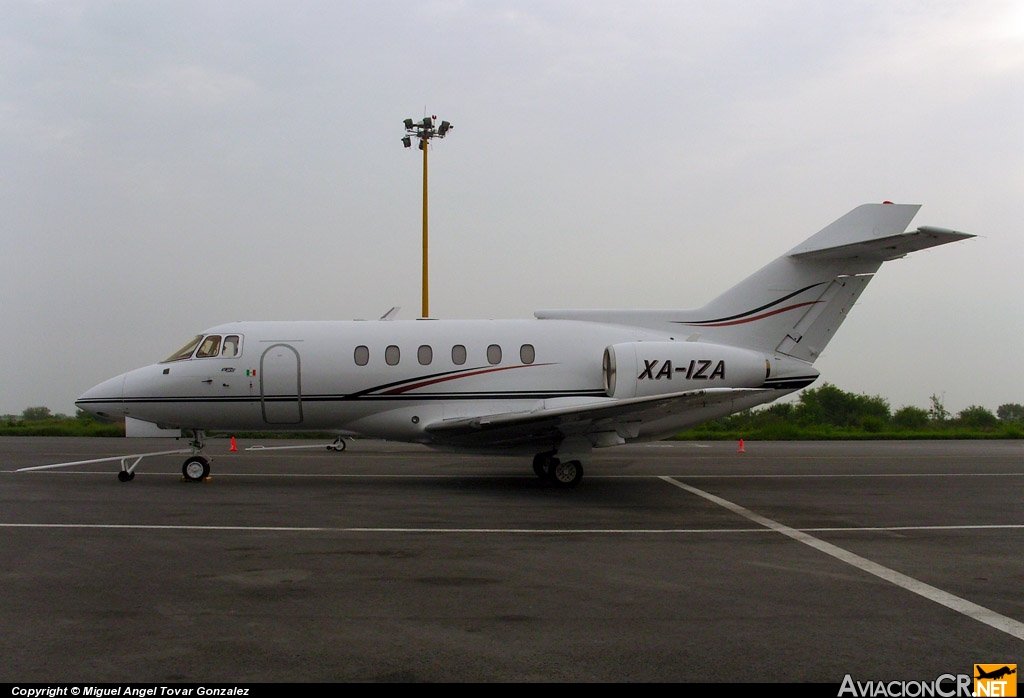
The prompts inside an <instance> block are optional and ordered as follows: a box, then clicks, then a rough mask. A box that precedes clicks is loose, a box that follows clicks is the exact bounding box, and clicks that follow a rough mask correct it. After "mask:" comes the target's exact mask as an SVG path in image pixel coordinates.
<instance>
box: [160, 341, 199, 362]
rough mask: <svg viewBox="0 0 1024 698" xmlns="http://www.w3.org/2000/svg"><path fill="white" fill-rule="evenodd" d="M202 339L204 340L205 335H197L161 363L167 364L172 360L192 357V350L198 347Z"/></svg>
mask: <svg viewBox="0 0 1024 698" xmlns="http://www.w3.org/2000/svg"><path fill="white" fill-rule="evenodd" d="M201 341H203V335H201V334H200V335H196V336H195V337H193V338H192V339H191V340H190V341H189V342H188V344H186V345H185V346H183V347H182V348H181V349H179V350H178V351H176V352H174V353H173V354H171V355H170V356H168V357H167V358H166V359H164V360H163V361H161V362H160V363H162V364H167V363H170V362H172V361H184V360H185V359H191V358H192V352H194V351H195V350H196V347H198V346H199V342H201Z"/></svg>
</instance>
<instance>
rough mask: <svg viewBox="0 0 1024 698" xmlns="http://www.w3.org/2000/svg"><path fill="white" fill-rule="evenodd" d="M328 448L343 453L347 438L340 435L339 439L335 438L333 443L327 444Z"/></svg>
mask: <svg viewBox="0 0 1024 698" xmlns="http://www.w3.org/2000/svg"><path fill="white" fill-rule="evenodd" d="M327 450H328V451H337V452H338V453H341V452H342V451H344V450H345V440H344V439H342V438H341V437H340V436H339V437H338V438H337V439H335V440H334V442H333V443H329V444H327Z"/></svg>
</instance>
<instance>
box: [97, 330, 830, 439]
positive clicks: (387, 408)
mask: <svg viewBox="0 0 1024 698" xmlns="http://www.w3.org/2000/svg"><path fill="white" fill-rule="evenodd" d="M201 336H202V337H203V338H204V339H209V338H218V339H219V341H220V342H221V344H222V345H223V347H225V349H224V351H221V352H217V351H211V352H207V353H208V354H209V355H207V356H202V353H203V351H204V350H203V349H202V348H200V349H198V350H195V351H193V353H192V354H190V355H189V356H188V357H187V358H183V359H179V360H173V361H165V362H163V363H158V364H152V365H150V366H146V367H144V368H140V369H136V370H134V371H129V372H128V373H125V374H122V375H121V376H118V377H116V378H113V379H111V380H108V381H105V382H104V383H101V384H99V385H97V386H96V387H95V388H93V389H91V390H89V391H88V392H87V393H86V394H84V395H83V396H82V397H81V398H79V400H78V405H79V406H81V407H83V408H85V409H88V410H90V411H92V412H96V413H100V414H104V415H109V416H116V417H130V418H133V419H137V420H142V421H145V422H150V423H153V424H156V425H158V426H160V427H164V428H175V429H195V430H207V431H210V430H216V431H247V430H265V431H332V432H338V433H343V434H353V435H363V436H368V437H375V438H387V439H395V440H403V441H413V442H420V443H431V444H433V445H438V446H444V445H445V444H444V443H443V442H438V441H437V440H436V439H434V438H432V436H431V435H430V434H429V433H428V432H427V431H426V427H427V426H429V425H436V424H439V423H443V422H445V421H446V420H458V419H465V418H467V417H480V416H486V415H490V414H508V413H517V412H530V411H533V410H549V409H552V408H558V407H568V406H573V405H580V404H598V403H608V402H613V401H614V400H616V399H620V398H621V397H627V398H629V397H635V396H638V395H651V394H668V393H678V392H682V391H687V390H701V389H707V388H766V387H770V386H766V379H767V378H768V375H769V374H770V373H772V367H771V366H767V365H766V362H768V360H769V359H770V360H771V361H772V362H775V363H774V371H775V372H774V374H773V375H781V374H783V373H785V372H786V371H785V370H782V369H781V368H780V365H779V362H780V361H786V360H787V359H786V358H785V357H769V356H767V355H765V354H764V353H761V352H755V351H750V350H746V349H738V348H735V347H728V346H721V345H715V344H706V343H701V342H683V341H679V340H680V339H682V337H676V336H674V335H673V334H672V333H667V332H659V331H654V330H650V329H644V328H638V327H630V326H624V325H613V324H604V323H596V322H584V321H573V320H465V321H457V320H455V321H452V320H414V321H350V322H237V323H229V324H226V325H220V326H217V327H213V328H211V329H209V330H206V331H205V332H204V333H203V335H201ZM197 339H198V338H197ZM229 340H230V342H229ZM205 344H206V342H205V341H204V345H205ZM229 344H230V346H231V351H230V352H228V351H227V349H226V347H227V346H229ZM211 346H212V343H211ZM610 347H617V348H618V349H619V351H618V355H619V357H620V358H619V359H618V361H619V362H620V363H623V362H624V359H623V358H622V357H623V356H625V355H627V354H628V356H629V362H630V363H629V364H628V365H621V366H619V368H618V378H617V380H612V381H611V385H609V380H608V375H607V371H608V367H607V366H606V365H603V359H604V358H605V354H606V349H608V348H610ZM622 347H625V348H626V349H628V352H627V351H624V350H623V349H622ZM635 347H639V348H640V349H639V350H638V349H636V348H635ZM645 351H646V353H645ZM231 354H234V355H231ZM634 355H635V359H634V358H633V357H634ZM673 361H674V364H673ZM789 361H790V363H792V360H789ZM797 363H799V364H800V366H799V370H800V371H801V372H802V375H804V376H807V375H808V371H810V372H813V375H814V376H816V375H817V372H814V371H813V369H810V368H809V366H807V365H806V364H804V363H803V362H797ZM812 379H813V378H812ZM807 382H810V381H809V380H807V381H804V383H803V384H806V383H807ZM771 387H775V388H776V389H766V390H761V391H759V392H757V393H756V394H751V395H744V396H743V397H742V398H737V400H733V401H730V402H728V403H724V404H723V403H717V404H715V405H714V406H710V407H709V408H708V409H706V410H700V409H697V410H691V411H688V412H686V413H684V414H677V415H674V416H672V417H670V418H666V419H664V420H656V421H652V422H650V423H647V424H644V425H643V427H642V428H641V429H639V430H638V431H637V432H636V433H635V435H633V434H631V437H632V438H631V439H629V440H639V439H651V438H660V437H662V436H664V435H666V434H670V433H673V432H674V431H677V430H678V429H680V428H682V427H684V426H687V425H690V424H695V423H699V422H701V421H705V420H707V419H710V418H714V417H717V416H721V415H724V414H729V413H731V412H734V411H736V410H737V409H745V408H747V407H750V406H753V405H756V404H761V403H764V402H769V401H771V400H774V399H776V398H778V397H779V396H781V395H784V394H786V393H788V392H791V391H792V390H793V389H796V387H797V386H794V387H786V386H771Z"/></svg>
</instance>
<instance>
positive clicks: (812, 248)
mask: <svg viewBox="0 0 1024 698" xmlns="http://www.w3.org/2000/svg"><path fill="white" fill-rule="evenodd" d="M918 209H920V206H917V205H909V204H864V205H863V206H858V207H857V208H855V209H853V210H852V211H850V212H849V213H847V214H846V215H845V216H843V217H841V218H839V219H838V220H836V221H835V222H833V223H831V224H830V225H828V226H826V227H825V228H823V229H822V230H820V231H819V232H818V233H815V234H814V235H812V236H811V237H809V238H808V239H807V240H805V241H804V242H802V243H800V244H799V245H797V246H796V247H794V248H793V249H791V250H790V251H789V252H787V253H786V254H784V255H782V256H781V257H779V258H778V259H776V260H774V261H772V262H769V263H768V264H767V265H765V266H764V267H762V268H761V269H760V270H758V271H756V272H754V273H753V274H752V275H750V276H749V277H747V278H746V279H744V280H743V281H741V282H740V283H738V284H737V285H735V286H733V287H732V288H731V289H729V290H728V291H726V292H725V293H723V294H722V295H720V296H718V297H717V298H715V299H714V300H713V301H711V302H710V303H708V304H707V305H705V306H703V307H702V308H698V309H696V310H658V311H624V310H614V311H579V310H569V311H554V312H552V311H542V312H538V313H536V315H537V317H538V318H561V319H572V320H590V321H594V322H612V323H617V324H624V325H638V326H642V327H650V328H657V329H664V330H668V331H671V332H672V333H673V334H676V333H678V334H679V335H680V337H679V338H680V339H689V340H690V341H700V342H712V343H718V344H728V345H731V346H739V347H745V348H749V349H756V350H760V351H764V352H769V353H773V352H778V353H781V354H786V355H788V356H792V357H794V358H797V359H800V360H802V361H808V362H813V361H814V360H815V359H817V358H818V356H819V355H820V354H821V352H822V350H824V348H825V346H826V345H827V344H828V342H829V341H830V340H831V339H832V337H833V336H834V335H835V332H836V330H837V329H838V328H839V325H840V324H842V322H843V320H845V319H846V316H847V314H848V313H849V311H850V309H851V308H852V307H853V304H854V303H855V302H856V301H857V299H858V298H859V297H860V295H861V293H863V292H864V289H865V287H866V286H867V284H868V282H869V281H870V280H871V278H872V276H873V274H874V273H875V272H876V271H877V270H878V268H879V267H880V266H881V265H882V263H883V262H885V261H888V260H892V259H898V258H900V257H903V256H905V255H906V254H908V253H910V252H914V251H916V250H923V249H926V248H929V247H934V246H936V245H944V244H946V243H949V242H955V241H957V240H964V239H966V238H970V237H973V236H972V235H968V234H966V233H959V232H956V231H952V230H946V229H943V228H931V227H921V228H918V229H917V230H914V231H911V232H904V231H905V230H906V228H907V226H908V225H909V224H910V221H911V220H913V218H914V216H915V215H916V214H917V212H918Z"/></svg>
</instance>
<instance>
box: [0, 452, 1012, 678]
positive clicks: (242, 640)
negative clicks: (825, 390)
mask: <svg viewBox="0 0 1024 698" xmlns="http://www.w3.org/2000/svg"><path fill="white" fill-rule="evenodd" d="M262 443H264V444H266V445H268V446H294V445H306V444H309V443H313V442H305V441H302V442H295V441H273V442H262ZM322 443H323V444H324V445H326V443H327V442H326V441H325V442H322ZM179 445H181V444H174V445H172V446H168V445H167V442H166V441H161V440H146V439H132V440H124V439H73V438H11V437H6V438H0V556H2V560H3V569H2V571H0V579H2V582H0V618H2V620H3V623H2V624H3V633H2V634H0V657H2V660H0V665H2V668H0V679H2V680H3V681H7V682H15V681H16V682H51V683H52V682H128V681H132V682H157V683H170V682H206V683H213V682H232V683H235V682H238V683H242V684H244V683H246V682H272V681H710V682H718V681H728V682H745V681H815V682H828V683H833V684H839V683H840V682H841V681H842V680H843V678H844V676H845V675H847V674H849V675H850V676H851V677H852V678H853V679H854V680H856V681H868V680H873V681H880V680H884V681H933V680H935V679H936V678H938V677H939V676H940V675H942V674H970V673H971V672H972V670H973V665H974V664H975V663H1007V664H1013V663H1017V664H1021V663H1024V442H1021V441H985V442H980V441H963V442H961V441H943V442H935V441H932V442H863V443H853V442H816V443H814V442H800V443H795V442H794V443H761V442H757V443H755V442H749V441H748V442H747V443H746V444H745V450H746V452H745V453H737V444H736V443H734V442H729V443H722V442H719V443H690V442H672V443H665V442H662V443H655V444H645V445H632V446H624V447H619V448H613V449H607V450H601V451H595V452H594V454H593V456H592V457H591V458H590V460H589V461H587V462H586V476H585V477H584V479H583V482H582V483H581V484H580V486H579V487H578V488H576V489H572V490H564V489H559V488H556V487H554V486H552V485H550V484H546V483H544V482H542V481H540V480H539V479H538V478H536V477H535V476H534V475H533V473H532V470H531V467H530V462H529V459H522V458H498V457H481V456H464V455H452V454H446V453H438V452H434V451H430V450H427V449H424V448H420V447H416V446H408V445H399V444H391V443H383V442H377V441H356V442H352V443H351V444H350V446H349V448H348V450H347V451H346V452H344V453H340V454H338V453H330V452H328V451H326V450H323V449H284V450H263V451H246V450H245V448H246V447H248V446H252V445H254V442H251V441H240V442H239V451H238V452H237V453H230V452H228V450H227V449H228V442H227V441H226V440H223V439H216V440H210V441H209V442H208V447H207V451H206V452H207V455H210V456H213V471H212V478H211V480H210V481H209V482H206V483H202V484H186V483H182V482H181V481H180V467H181V462H182V460H183V459H184V456H165V457H160V458H155V459H152V460H145V461H143V462H142V463H141V464H140V465H139V468H138V475H137V477H136V478H135V479H134V480H133V481H131V482H127V483H122V482H119V481H118V480H117V478H116V477H115V473H116V471H117V469H118V467H119V466H118V464H117V463H103V464H94V465H86V466H76V467H73V468H67V469H60V470H45V471H36V472H20V473H15V472H13V471H15V470H16V469H18V468H23V467H28V466H34V465H43V464H47V463H57V462H62V461H69V460H84V459H90V458H100V457H103V456H111V455H119V454H124V453H138V452H143V451H158V450H165V449H167V448H175V447H178V446H179Z"/></svg>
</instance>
